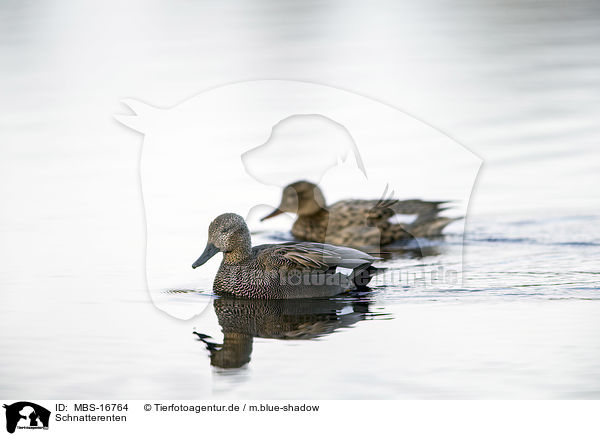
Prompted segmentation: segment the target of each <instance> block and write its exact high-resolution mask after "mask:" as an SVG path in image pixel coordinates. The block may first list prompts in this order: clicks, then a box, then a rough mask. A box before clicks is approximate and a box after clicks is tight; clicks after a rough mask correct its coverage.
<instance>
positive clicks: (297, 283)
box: [192, 213, 381, 299]
mask: <svg viewBox="0 0 600 436" xmlns="http://www.w3.org/2000/svg"><path fill="white" fill-rule="evenodd" d="M219 251H220V252H222V253H223V261H222V262H221V266H220V267H219V270H218V272H217V275H216V276H215V280H214V283H213V290H214V291H215V292H217V293H227V294H233V295H235V296H238V297H245V298H261V299H284V298H316V297H331V296H333V295H337V294H340V293H342V292H344V291H347V290H352V289H356V288H358V287H364V286H366V284H367V283H368V282H369V281H370V280H371V278H372V277H373V275H374V274H376V273H378V272H380V271H381V270H380V269H379V268H376V267H373V266H372V263H373V262H374V261H375V260H376V258H375V257H373V256H371V255H369V254H367V253H364V252H362V251H360V250H355V249H353V248H348V247H338V246H335V245H329V244H319V243H312V242H287V243H281V244H264V245H258V246H256V247H252V244H251V240H250V231H249V230H248V226H247V225H246V222H245V221H244V219H243V218H242V217H241V216H239V215H236V214H234V213H225V214H222V215H219V216H218V217H217V218H215V219H214V220H213V221H212V222H211V223H210V226H209V228H208V242H207V244H206V248H205V249H204V252H203V253H202V255H201V256H200V257H199V258H198V259H197V260H196V262H194V264H193V265H192V268H197V267H199V266H200V265H203V264H204V263H206V262H207V261H208V260H209V259H210V258H211V257H213V256H214V255H215V254H217V253H218V252H219ZM340 268H341V270H340ZM344 271H345V272H344Z"/></svg>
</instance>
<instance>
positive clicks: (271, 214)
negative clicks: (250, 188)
mask: <svg viewBox="0 0 600 436" xmlns="http://www.w3.org/2000/svg"><path fill="white" fill-rule="evenodd" d="M282 213H283V211H282V210H281V209H275V210H274V211H273V212H271V213H270V214H269V215H267V216H265V217H263V218H261V219H260V221H261V222H262V221H264V220H268V219H269V218H273V217H274V216H277V215H281V214H282Z"/></svg>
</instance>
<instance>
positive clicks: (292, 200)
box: [261, 180, 456, 248]
mask: <svg viewBox="0 0 600 436" xmlns="http://www.w3.org/2000/svg"><path fill="white" fill-rule="evenodd" d="M383 196H384V197H385V192H384V195H383ZM444 203H445V202H443V201H423V200H402V201H400V200H395V199H385V198H384V199H381V200H341V201H338V202H337V203H334V204H332V205H331V206H327V205H326V203H325V197H324V196H323V193H322V192H321V189H319V187H318V186H317V185H315V184H314V183H311V182H307V181H304V180H302V181H299V182H295V183H292V184H290V185H288V186H286V187H285V189H284V190H283V194H282V196H281V202H280V204H279V206H278V207H277V209H275V210H274V211H273V212H271V213H270V214H268V215H267V216H265V217H264V218H262V219H261V221H264V220H266V219H269V218H272V217H274V216H277V215H279V214H281V213H284V212H289V213H294V214H296V215H297V218H296V221H295V222H294V224H293V225H292V235H293V236H294V237H295V238H296V239H299V240H301V241H313V242H321V243H324V242H327V243H329V244H335V245H342V246H350V247H359V248H360V247H379V246H382V245H388V244H391V243H392V242H395V241H401V240H408V239H413V238H420V237H425V238H429V237H436V236H440V235H441V234H442V230H443V229H444V227H446V225H448V224H449V223H450V222H452V221H454V220H455V219H456V218H447V217H442V216H439V213H440V212H441V211H443V210H444V208H443V207H442V205H443V204H444ZM398 214H400V215H417V217H416V219H415V220H414V221H413V222H412V223H409V224H404V223H394V222H391V221H390V220H391V219H392V218H393V217H394V216H395V215H398Z"/></svg>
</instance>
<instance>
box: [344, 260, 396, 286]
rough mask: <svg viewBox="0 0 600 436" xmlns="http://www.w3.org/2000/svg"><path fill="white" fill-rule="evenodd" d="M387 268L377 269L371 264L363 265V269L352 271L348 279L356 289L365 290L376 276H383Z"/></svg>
mask: <svg viewBox="0 0 600 436" xmlns="http://www.w3.org/2000/svg"><path fill="white" fill-rule="evenodd" d="M386 270H387V268H379V267H376V266H373V265H371V264H365V265H364V266H363V267H358V268H357V269H355V270H354V272H353V273H352V275H351V276H350V279H351V280H352V283H353V284H354V286H356V289H361V288H366V287H367V285H368V284H369V282H370V281H371V279H372V278H373V277H375V276H376V275H378V274H383V273H384V272H385V271H386Z"/></svg>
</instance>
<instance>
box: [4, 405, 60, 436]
mask: <svg viewBox="0 0 600 436" xmlns="http://www.w3.org/2000/svg"><path fill="white" fill-rule="evenodd" d="M3 407H4V408H5V409H6V431H8V432H9V433H14V432H15V429H17V428H18V429H44V430H48V423H49V422H50V411H49V410H48V409H46V408H44V407H42V406H39V405H37V404H35V403H30V402H29V401H19V402H17V403H13V404H11V405H6V404H5V405H4V406H3Z"/></svg>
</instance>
